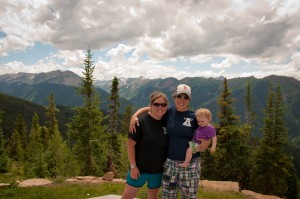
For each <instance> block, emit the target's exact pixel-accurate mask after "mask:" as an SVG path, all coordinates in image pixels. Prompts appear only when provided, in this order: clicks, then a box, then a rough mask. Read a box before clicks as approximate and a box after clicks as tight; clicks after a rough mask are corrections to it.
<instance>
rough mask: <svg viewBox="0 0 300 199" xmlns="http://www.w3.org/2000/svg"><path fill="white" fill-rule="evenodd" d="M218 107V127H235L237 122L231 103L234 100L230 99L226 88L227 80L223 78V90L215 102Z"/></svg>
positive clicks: (229, 93) (229, 92)
mask: <svg viewBox="0 0 300 199" xmlns="http://www.w3.org/2000/svg"><path fill="white" fill-rule="evenodd" d="M217 102H218V105H219V112H218V117H219V119H220V127H222V126H229V125H235V124H237V123H238V122H239V118H238V116H236V115H234V113H233V112H234V108H233V106H232V103H233V102H234V99H232V98H231V91H230V90H229V88H228V83H227V79H226V78H224V82H223V90H222V91H221V95H220V97H219V99H218V100H217Z"/></svg>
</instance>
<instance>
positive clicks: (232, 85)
mask: <svg viewBox="0 0 300 199" xmlns="http://www.w3.org/2000/svg"><path fill="white" fill-rule="evenodd" d="M18 77H21V78H20V79H19V80H18ZM26 78H28V79H26ZM72 79H74V81H70V80H72ZM79 80H80V81H81V78H80V77H79V76H78V75H76V74H75V73H73V72H69V71H53V72H49V73H42V74H36V75H32V74H24V73H23V74H19V75H16V74H11V75H9V74H6V75H0V92H2V93H5V94H7V95H11V96H15V97H19V98H21V99H26V100H28V101H31V102H34V103H37V104H40V105H43V106H46V105H48V100H47V98H48V96H49V95H50V93H51V92H54V96H55V102H56V104H57V105H62V106H68V107H74V106H80V105H82V99H81V98H80V96H78V95H77V93H76V91H75V90H76V87H77V86H79V85H80V81H79ZM28 82H29V83H28ZM70 82H73V84H71V85H70ZM74 82H76V84H74ZM247 82H251V87H252V96H253V103H254V107H253V109H254V112H255V113H256V114H257V125H256V129H255V133H254V134H255V135H260V133H259V131H260V129H259V128H260V127H261V126H262V123H263V117H264V114H263V109H264V106H265V101H266V98H267V93H268V88H269V85H270V84H273V85H274V86H276V85H280V86H281V89H282V93H283V98H284V101H285V103H286V105H287V113H286V122H287V125H288V128H289V135H290V136H291V137H295V136H298V135H300V132H299V131H300V130H299V129H300V110H298V109H299V107H300V81H298V80H296V79H295V78H292V77H284V76H276V75H271V76H268V77H265V78H262V79H257V78H255V77H253V76H251V77H240V78H233V79H228V86H229V89H230V90H231V92H232V98H234V99H235V102H234V104H233V106H234V107H235V114H236V115H238V116H240V118H241V120H242V122H243V121H244V117H245V116H244V113H245V108H244V94H245V89H246V84H247ZM181 83H185V84H188V85H189V86H190V87H191V88H192V100H191V102H190V109H192V110H196V109H197V108H200V107H206V108H209V109H210V110H211V111H212V113H213V122H218V118H217V112H218V105H217V99H218V97H219V95H220V93H221V91H222V88H223V79H222V78H204V77H185V78H183V79H181V80H178V79H176V78H172V77H169V78H165V79H145V78H143V77H139V78H128V79H124V78H120V79H119V96H120V104H121V108H120V113H123V111H124V110H125V107H126V106H128V105H132V106H133V108H134V110H135V109H137V108H139V107H143V106H148V102H149V96H150V94H151V93H152V92H153V91H162V92H164V93H166V95H167V97H168V99H169V102H170V103H169V104H170V105H173V100H172V94H173V93H174V91H175V89H176V87H177V85H178V84H181ZM76 85H77V86H76ZM95 86H96V91H97V93H99V95H100V102H101V109H103V110H106V109H107V105H108V104H109V103H110V102H109V100H108V96H109V92H110V89H111V82H110V81H98V80H95Z"/></svg>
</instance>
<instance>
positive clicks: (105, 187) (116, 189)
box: [0, 174, 247, 199]
mask: <svg viewBox="0 0 300 199" xmlns="http://www.w3.org/2000/svg"><path fill="white" fill-rule="evenodd" d="M14 179H16V178H14V177H13V176H5V175H2V174H0V182H2V183H10V184H11V186H9V187H5V188H1V189H0V198H1V199H71V198H72V199H87V198H93V197H98V196H103V195H109V194H116V195H122V193H123V190H124V186H125V184H123V183H110V182H107V183H100V184H71V183H63V182H61V181H60V180H59V181H56V182H55V183H54V184H53V185H49V186H40V187H24V188H21V187H17V186H15V183H14ZM159 197H160V193H159ZM137 198H141V199H144V198H145V199H146V198H147V188H146V187H142V188H141V189H140V190H139V192H138V195H137ZM197 198H201V199H246V198H247V197H246V196H245V195H243V194H242V193H236V192H229V191H228V192H225V191H224V192H221V191H212V190H203V189H200V190H199V192H198V194H197Z"/></svg>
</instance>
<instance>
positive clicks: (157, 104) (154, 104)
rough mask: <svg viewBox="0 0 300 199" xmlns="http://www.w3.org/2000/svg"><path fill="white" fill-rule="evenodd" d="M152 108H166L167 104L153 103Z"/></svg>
mask: <svg viewBox="0 0 300 199" xmlns="http://www.w3.org/2000/svg"><path fill="white" fill-rule="evenodd" d="M152 105H153V106H155V107H160V106H161V107H166V106H167V103H153V104H152Z"/></svg>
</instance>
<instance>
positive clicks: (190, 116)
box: [166, 106, 200, 161]
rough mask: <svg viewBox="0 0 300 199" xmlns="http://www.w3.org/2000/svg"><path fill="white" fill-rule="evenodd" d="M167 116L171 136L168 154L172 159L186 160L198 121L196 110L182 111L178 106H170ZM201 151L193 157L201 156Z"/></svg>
mask: <svg viewBox="0 0 300 199" xmlns="http://www.w3.org/2000/svg"><path fill="white" fill-rule="evenodd" d="M166 116H167V133H168V136H169V145H168V155H167V157H168V158H169V159H172V160H178V161H184V159H185V154H186V149H187V148H188V147H189V141H191V140H192V138H193V134H194V131H195V129H196V128H197V127H198V123H197V120H196V117H195V112H194V111H190V110H187V111H184V112H180V111H177V110H176V107H174V106H172V107H169V108H168V110H167V113H166ZM199 156H200V153H195V154H194V155H193V158H195V157H199Z"/></svg>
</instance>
